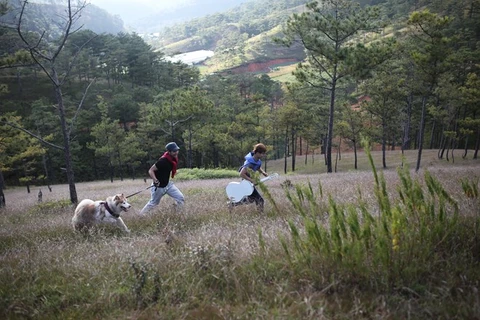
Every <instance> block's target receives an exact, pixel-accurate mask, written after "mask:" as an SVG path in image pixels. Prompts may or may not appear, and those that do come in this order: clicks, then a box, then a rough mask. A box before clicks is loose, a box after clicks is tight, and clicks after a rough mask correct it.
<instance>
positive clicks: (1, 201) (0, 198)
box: [0, 170, 6, 208]
mask: <svg viewBox="0 0 480 320" xmlns="http://www.w3.org/2000/svg"><path fill="white" fill-rule="evenodd" d="M3 189H5V181H4V180H3V172H2V170H0V208H5V206H6V205H5V194H4V193H3Z"/></svg>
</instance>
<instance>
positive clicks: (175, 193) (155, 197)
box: [140, 181, 185, 214]
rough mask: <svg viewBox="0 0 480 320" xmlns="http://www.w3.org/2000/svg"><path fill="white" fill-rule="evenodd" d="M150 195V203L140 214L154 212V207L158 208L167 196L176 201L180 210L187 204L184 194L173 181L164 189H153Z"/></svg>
mask: <svg viewBox="0 0 480 320" xmlns="http://www.w3.org/2000/svg"><path fill="white" fill-rule="evenodd" d="M150 193H151V195H152V197H151V198H150V201H148V202H147V204H146V205H145V207H143V209H142V211H140V214H145V213H147V212H148V211H150V210H152V209H153V208H154V207H156V206H158V204H159V203H160V200H161V199H162V198H163V196H164V195H166V194H168V195H169V196H170V197H172V198H173V199H175V201H176V203H177V208H178V209H181V208H182V207H183V204H184V203H185V197H184V196H183V193H182V192H181V191H180V189H178V188H177V187H176V186H175V184H173V182H171V181H170V182H169V183H168V185H167V186H166V187H164V188H155V187H151V188H150Z"/></svg>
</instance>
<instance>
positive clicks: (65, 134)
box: [52, 68, 78, 204]
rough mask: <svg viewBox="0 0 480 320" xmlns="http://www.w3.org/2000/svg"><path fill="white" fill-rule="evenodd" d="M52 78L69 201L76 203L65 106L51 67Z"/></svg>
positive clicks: (54, 71) (55, 74)
mask: <svg viewBox="0 0 480 320" xmlns="http://www.w3.org/2000/svg"><path fill="white" fill-rule="evenodd" d="M52 80H53V81H54V86H55V98H56V99H57V103H58V114H59V116H60V126H61V130H62V136H63V147H64V148H63V152H64V156H65V169H66V173H67V181H68V187H69V190H70V202H71V203H73V204H76V203H78V198H77V190H76V188H75V175H74V173H73V167H72V153H71V150H70V136H69V133H68V129H67V121H66V118H65V106H64V104H63V95H62V88H61V86H60V82H59V81H58V75H57V70H56V69H55V68H52Z"/></svg>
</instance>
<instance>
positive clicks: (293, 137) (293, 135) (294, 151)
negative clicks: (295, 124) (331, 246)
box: [292, 128, 297, 172]
mask: <svg viewBox="0 0 480 320" xmlns="http://www.w3.org/2000/svg"><path fill="white" fill-rule="evenodd" d="M296 142H297V137H296V136H295V128H292V172H295V160H296V155H297V146H296Z"/></svg>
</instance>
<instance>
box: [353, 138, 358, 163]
mask: <svg viewBox="0 0 480 320" xmlns="http://www.w3.org/2000/svg"><path fill="white" fill-rule="evenodd" d="M353 157H354V159H355V160H354V163H355V166H354V168H355V170H357V169H358V167H357V141H356V140H353Z"/></svg>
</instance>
